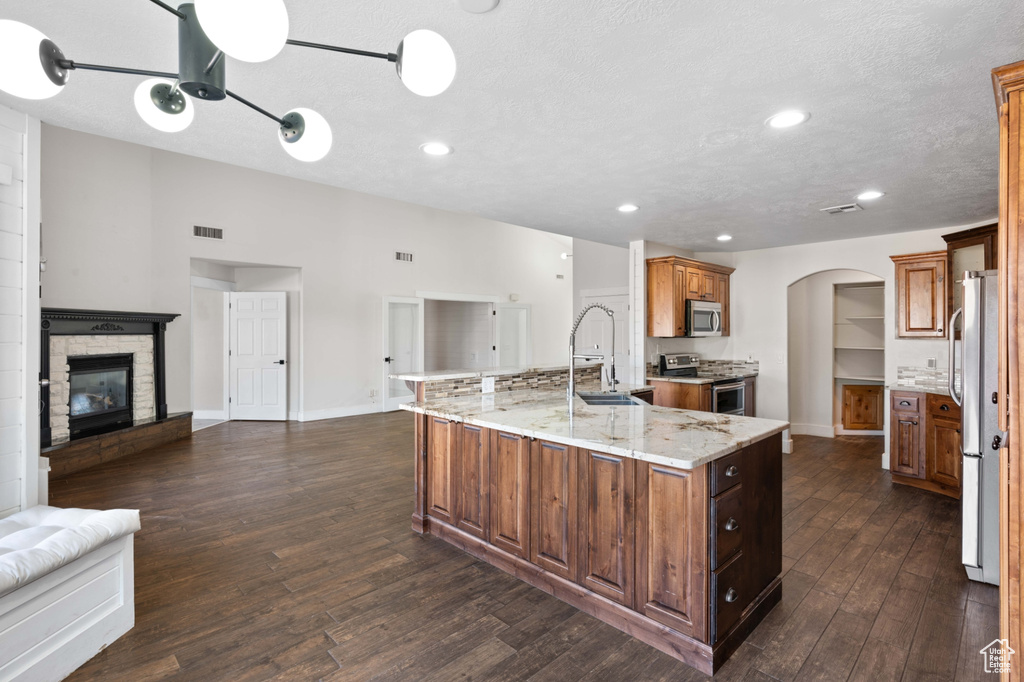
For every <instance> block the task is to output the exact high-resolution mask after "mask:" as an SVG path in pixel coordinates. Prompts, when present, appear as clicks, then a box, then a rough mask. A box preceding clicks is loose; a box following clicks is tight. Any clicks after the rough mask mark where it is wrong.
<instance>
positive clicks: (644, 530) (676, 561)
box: [635, 461, 709, 642]
mask: <svg viewBox="0 0 1024 682" xmlns="http://www.w3.org/2000/svg"><path fill="white" fill-rule="evenodd" d="M636 466H637V475H636V484H637V485H636V490H637V492H636V558H637V561H636V590H637V591H636V607H635V608H636V610H637V611H639V612H640V613H642V614H644V615H645V616H647V617H648V618H651V619H653V620H656V621H657V622H659V623H661V624H663V625H667V626H668V627H670V628H672V629H674V630H677V631H679V632H681V633H683V634H684V635H688V636H690V637H693V638H694V639H698V640H700V641H702V642H707V641H708V632H707V602H706V599H707V594H708V572H707V555H708V537H709V535H708V480H707V468H708V467H707V466H706V465H705V466H702V467H698V468H696V469H694V470H692V471H685V470H682V469H673V468H670V467H665V466H661V465H660V464H651V463H650V462H641V461H638V462H637V463H636Z"/></svg>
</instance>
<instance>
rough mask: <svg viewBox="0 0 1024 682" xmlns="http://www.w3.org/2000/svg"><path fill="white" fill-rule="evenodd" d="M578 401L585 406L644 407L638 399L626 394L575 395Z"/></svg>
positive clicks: (580, 393)
mask: <svg viewBox="0 0 1024 682" xmlns="http://www.w3.org/2000/svg"><path fill="white" fill-rule="evenodd" d="M576 395H577V396H579V398H580V400H582V401H583V402H585V403H586V404H587V405H646V404H647V403H645V402H644V401H642V400H640V399H639V398H634V397H633V396H631V395H629V394H628V393H585V392H578V393H577V394H576Z"/></svg>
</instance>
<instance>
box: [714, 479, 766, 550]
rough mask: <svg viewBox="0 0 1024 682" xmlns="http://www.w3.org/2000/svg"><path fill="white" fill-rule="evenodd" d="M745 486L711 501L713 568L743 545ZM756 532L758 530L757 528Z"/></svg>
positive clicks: (737, 487)
mask: <svg viewBox="0 0 1024 682" xmlns="http://www.w3.org/2000/svg"><path fill="white" fill-rule="evenodd" d="M745 521H746V519H744V517H743V486H741V485H740V486H736V487H735V488H733V489H731V490H729V491H728V492H726V493H723V494H721V495H719V496H718V497H716V498H714V499H712V501H711V568H713V569H715V568H718V567H720V566H721V565H722V564H724V563H725V562H726V561H728V560H729V559H730V558H731V557H732V555H733V554H735V553H736V552H738V551H740V547H741V546H742V545H743V526H744V525H746V524H745V523H744V522H745ZM755 532H756V530H755Z"/></svg>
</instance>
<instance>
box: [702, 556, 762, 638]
mask: <svg viewBox="0 0 1024 682" xmlns="http://www.w3.org/2000/svg"><path fill="white" fill-rule="evenodd" d="M743 577H744V558H743V552H740V553H739V554H737V555H736V556H734V557H733V558H732V559H731V560H730V561H729V562H728V563H727V564H725V565H724V566H722V567H721V568H720V569H718V570H717V571H714V572H713V573H712V574H711V604H712V610H711V632H712V633H713V634H714V638H715V639H714V641H715V642H717V641H719V640H720V639H722V637H724V636H725V635H726V633H728V632H729V629H730V628H731V627H732V626H733V625H735V624H736V621H738V620H739V618H740V615H741V614H742V613H743V608H744V607H745V606H746V605H747V604H749V603H750V600H751V598H752V595H749V594H743V588H744V585H743V582H744V581H743Z"/></svg>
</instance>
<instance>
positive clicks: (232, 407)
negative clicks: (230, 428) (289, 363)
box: [228, 291, 288, 421]
mask: <svg viewBox="0 0 1024 682" xmlns="http://www.w3.org/2000/svg"><path fill="white" fill-rule="evenodd" d="M230 297H231V306H230V319H231V331H230V336H231V342H230V351H229V356H228V366H229V374H230V388H229V392H230V399H229V400H228V411H229V413H230V416H231V419H259V420H265V421H284V420H285V419H287V418H288V370H287V367H286V366H285V361H286V359H287V357H288V324H287V320H288V317H287V311H286V305H285V294H284V292H283V291H281V292H277V291H275V292H263V291H260V292H243V291H233V292H231V294H230Z"/></svg>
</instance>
